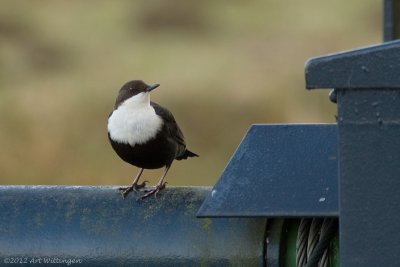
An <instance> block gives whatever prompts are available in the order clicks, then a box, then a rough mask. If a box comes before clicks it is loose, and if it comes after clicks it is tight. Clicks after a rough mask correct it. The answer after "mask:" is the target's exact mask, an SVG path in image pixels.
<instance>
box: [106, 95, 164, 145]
mask: <svg viewBox="0 0 400 267" xmlns="http://www.w3.org/2000/svg"><path fill="white" fill-rule="evenodd" d="M161 126H162V119H161V118H160V116H158V115H157V114H156V112H155V110H154V108H153V107H152V106H151V105H150V94H149V93H140V94H137V95H135V96H133V97H131V98H128V99H127V100H125V101H124V102H123V103H122V104H121V105H119V107H118V108H117V109H115V110H114V112H113V113H112V114H111V116H110V117H109V118H108V125H107V128H108V132H109V133H110V137H111V139H112V140H114V141H116V142H119V143H124V144H130V145H131V146H134V145H136V144H143V143H145V142H147V141H149V140H150V139H152V138H154V137H155V136H156V135H157V133H158V131H159V130H160V129H161Z"/></svg>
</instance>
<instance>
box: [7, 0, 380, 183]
mask: <svg viewBox="0 0 400 267" xmlns="http://www.w3.org/2000/svg"><path fill="white" fill-rule="evenodd" d="M381 9H382V8H381V3H380V1H374V0H354V1H345V0H338V1H317V0H312V1H303V2H301V3H300V2H298V1H273V0H270V1H261V0H253V1H185V0H173V1H134V2H133V1H105V0H103V1H96V2H92V1H41V2H35V3H34V4H33V3H31V2H29V1H3V2H2V3H1V9H0V68H1V71H0V125H1V126H0V127H1V130H0V147H1V153H0V182H1V183H4V184H127V183H129V182H130V180H131V178H132V177H133V175H134V174H135V172H136V169H135V168H134V167H132V166H129V165H127V164H125V163H123V162H122V161H121V160H120V159H119V158H117V156H116V155H115V154H114V152H113V151H112V149H111V147H110V145H109V144H108V139H107V132H106V120H107V116H108V114H109V112H110V111H111V108H112V106H113V102H114V99H115V96H116V93H117V91H118V89H119V87H120V86H121V85H122V84H123V83H124V82H125V81H127V80H130V79H143V80H145V81H146V82H149V83H151V82H159V83H161V85H162V86H161V87H160V88H159V89H157V90H156V91H155V92H154V93H153V95H152V99H153V100H154V101H156V102H159V103H161V104H162V105H164V106H166V107H168V108H169V109H170V110H171V111H172V112H173V113H174V115H175V117H176V119H177V121H178V122H179V124H180V125H181V127H182V129H183V131H184V133H185V135H186V137H187V144H188V147H189V148H190V149H191V150H193V151H194V152H196V153H198V154H200V158H195V159H190V160H188V161H186V162H183V161H181V162H176V163H174V166H173V168H172V169H171V173H170V174H169V175H168V178H167V179H168V181H169V183H170V184H173V185H211V184H213V183H214V182H215V181H216V179H217V178H218V177H219V174H220V173H221V172H222V170H223V168H224V166H225V165H226V163H227V162H228V160H229V158H230V156H231V155H232V153H233V152H234V150H235V148H236V147H237V145H238V144H239V142H240V140H241V138H242V137H243V135H244V134H245V132H246V130H247V128H248V127H249V126H250V124H252V123H293V122H333V121H334V114H335V108H336V107H335V106H334V105H333V104H331V103H330V102H329V101H328V98H327V94H328V91H313V92H309V91H306V90H305V89H304V62H305V61H306V60H307V59H308V58H309V57H311V56H316V55H320V54H325V53H332V52H336V51H341V50H344V49H350V48H355V47H359V46H364V45H369V44H372V43H378V42H380V41H381ZM160 174H161V171H160V170H157V171H148V172H145V175H144V176H145V178H146V179H148V180H150V181H151V182H154V181H155V180H157V178H158V176H159V175H160Z"/></svg>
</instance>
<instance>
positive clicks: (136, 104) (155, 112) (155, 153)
mask: <svg viewBox="0 0 400 267" xmlns="http://www.w3.org/2000/svg"><path fill="white" fill-rule="evenodd" d="M159 86H160V85H159V84H151V85H147V84H146V83H144V82H143V81H140V80H134V81H129V82H127V83H125V84H124V85H123V86H122V88H121V89H120V90H119V92H118V96H117V99H116V101H115V105H114V110H113V112H112V113H111V114H110V116H109V117H108V124H107V130H108V138H109V140H110V143H111V146H112V147H113V149H114V150H115V152H116V153H117V154H118V156H119V157H120V158H121V159H122V160H124V161H125V162H128V163H130V164H132V165H134V166H136V167H138V168H139V172H138V174H137V175H136V177H135V178H134V180H133V182H132V184H131V186H128V187H121V188H119V190H121V191H122V195H123V197H126V196H127V195H128V194H129V192H131V191H138V190H139V189H141V188H143V187H145V185H146V182H142V183H140V184H139V179H140V176H141V175H142V173H143V170H144V169H158V168H162V167H165V169H164V172H163V174H162V176H161V178H160V180H159V182H158V183H157V185H156V186H155V187H151V188H143V191H144V192H145V193H144V195H142V197H141V198H142V199H143V198H146V197H148V196H150V195H153V194H154V195H155V194H157V193H158V192H159V191H160V190H162V189H163V188H165V182H164V179H165V176H166V175H167V173H168V170H169V168H170V167H171V164H172V162H173V161H174V160H175V159H176V160H182V159H187V158H188V157H197V156H198V155H196V154H195V153H193V152H191V151H189V150H188V149H186V144H185V139H184V136H183V134H182V131H181V129H180V128H179V126H178V124H177V123H176V121H175V119H174V116H173V115H172V113H171V112H170V111H169V110H168V109H166V108H164V107H162V106H160V105H158V104H157V103H154V102H151V101H150V92H151V91H153V90H154V89H156V88H157V87H159Z"/></svg>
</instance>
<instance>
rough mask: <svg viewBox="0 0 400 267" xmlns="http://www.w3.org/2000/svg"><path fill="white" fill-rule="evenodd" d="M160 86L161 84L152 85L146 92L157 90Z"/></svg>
mask: <svg viewBox="0 0 400 267" xmlns="http://www.w3.org/2000/svg"><path fill="white" fill-rule="evenodd" d="M159 86H160V84H159V83H155V84H150V85H149V87H147V88H146V92H150V91H153V90H154V89H156V88H157V87H159Z"/></svg>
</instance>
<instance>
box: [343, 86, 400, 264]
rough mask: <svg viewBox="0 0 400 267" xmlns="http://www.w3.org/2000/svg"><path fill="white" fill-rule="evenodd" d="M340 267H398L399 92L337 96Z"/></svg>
mask: <svg viewBox="0 0 400 267" xmlns="http://www.w3.org/2000/svg"><path fill="white" fill-rule="evenodd" d="M338 112H339V113H338V118H339V121H338V126H339V127H338V128H339V173H340V179H339V180H340V184H339V187H340V217H339V220H340V262H341V264H340V266H343V267H347V266H351V267H356V266H360V267H361V266H400V254H399V253H398V251H399V240H400V179H399V178H400V177H399V175H400V91H399V90H395V89H360V90H356V89H353V90H339V91H338Z"/></svg>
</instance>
